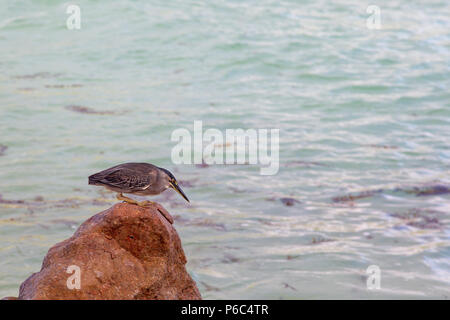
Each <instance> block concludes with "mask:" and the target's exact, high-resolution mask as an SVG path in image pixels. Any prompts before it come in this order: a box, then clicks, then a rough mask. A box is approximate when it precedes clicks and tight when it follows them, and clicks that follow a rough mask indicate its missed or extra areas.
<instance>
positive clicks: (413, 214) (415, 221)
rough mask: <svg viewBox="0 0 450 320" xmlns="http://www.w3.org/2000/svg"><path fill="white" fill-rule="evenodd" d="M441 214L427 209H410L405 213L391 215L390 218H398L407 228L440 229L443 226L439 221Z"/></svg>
mask: <svg viewBox="0 0 450 320" xmlns="http://www.w3.org/2000/svg"><path fill="white" fill-rule="evenodd" d="M440 214H441V212H439V211H436V210H429V209H418V208H414V209H410V210H408V211H406V212H400V213H393V214H391V216H392V217H395V218H398V219H400V220H402V221H404V223H405V224H406V225H407V226H411V227H415V228H418V229H441V228H443V227H444V224H443V223H442V222H441V221H440V220H439V218H440Z"/></svg>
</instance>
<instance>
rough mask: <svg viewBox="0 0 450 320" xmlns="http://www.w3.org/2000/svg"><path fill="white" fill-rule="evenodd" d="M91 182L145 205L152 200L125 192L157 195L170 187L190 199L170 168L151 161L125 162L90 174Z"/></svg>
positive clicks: (132, 201) (120, 197)
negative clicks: (136, 198)
mask: <svg viewBox="0 0 450 320" xmlns="http://www.w3.org/2000/svg"><path fill="white" fill-rule="evenodd" d="M89 184H92V185H95V186H103V187H105V188H107V189H109V190H111V191H115V192H117V193H118V194H117V199H119V200H123V201H125V202H128V203H132V204H137V205H138V206H145V205H147V204H151V203H153V202H152V201H148V200H145V201H141V202H138V201H136V200H133V199H131V198H128V197H125V196H124V195H123V193H131V194H136V195H140V196H148V195H157V194H160V193H161V192H163V191H165V190H166V189H168V188H172V189H174V190H175V191H177V192H178V193H179V194H180V195H181V196H182V197H183V198H184V199H185V200H186V201H187V202H189V199H188V198H187V197H186V195H185V194H184V192H183V190H181V188H180V186H179V185H178V182H177V180H176V179H175V177H174V176H173V174H172V173H170V171H169V170H166V169H164V168H160V167H157V166H155V165H153V164H150V163H134V162H130V163H123V164H119V165H117V166H114V167H111V168H109V169H106V170H103V171H100V172H98V173H95V174H93V175H91V176H89Z"/></svg>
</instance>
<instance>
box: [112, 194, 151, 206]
mask: <svg viewBox="0 0 450 320" xmlns="http://www.w3.org/2000/svg"><path fill="white" fill-rule="evenodd" d="M117 199H118V200H122V201H125V202H126V203H131V204H136V205H138V206H140V207H145V206H146V205H149V204H153V203H154V202H152V201H148V200H145V201H141V202H139V201H136V200H133V199H131V198H128V197H125V196H124V195H123V194H121V193H119V194H117Z"/></svg>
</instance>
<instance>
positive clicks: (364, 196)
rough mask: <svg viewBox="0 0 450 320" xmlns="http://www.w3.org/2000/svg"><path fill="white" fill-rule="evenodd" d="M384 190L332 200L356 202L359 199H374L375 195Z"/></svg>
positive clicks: (364, 192) (338, 197)
mask: <svg viewBox="0 0 450 320" xmlns="http://www.w3.org/2000/svg"><path fill="white" fill-rule="evenodd" d="M381 191H382V190H376V191H363V192H360V193H356V194H348V195H344V196H337V197H334V198H332V199H331V200H333V202H349V201H351V202H353V201H355V200H358V199H364V198H369V197H372V196H373V195H374V194H376V193H379V192H381Z"/></svg>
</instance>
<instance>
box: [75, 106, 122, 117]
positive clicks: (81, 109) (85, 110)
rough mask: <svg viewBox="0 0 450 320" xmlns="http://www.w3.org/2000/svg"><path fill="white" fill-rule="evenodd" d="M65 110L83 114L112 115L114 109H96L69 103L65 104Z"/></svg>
mask: <svg viewBox="0 0 450 320" xmlns="http://www.w3.org/2000/svg"><path fill="white" fill-rule="evenodd" d="M66 109H67V110H70V111H73V112H78V113H84V114H98V115H112V114H115V112H114V111H97V110H94V109H92V108H89V107H84V106H77V105H69V106H66Z"/></svg>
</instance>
